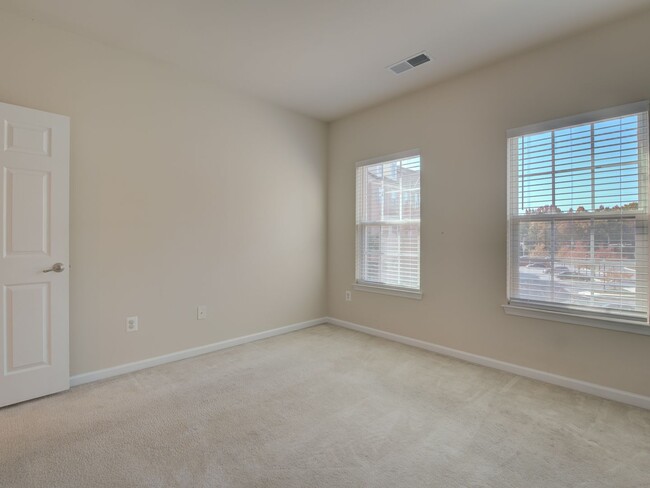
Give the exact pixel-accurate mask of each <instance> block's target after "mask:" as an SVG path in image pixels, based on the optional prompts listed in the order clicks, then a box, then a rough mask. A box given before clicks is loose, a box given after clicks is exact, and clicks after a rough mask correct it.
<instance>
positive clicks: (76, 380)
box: [70, 318, 327, 386]
mask: <svg viewBox="0 0 650 488" xmlns="http://www.w3.org/2000/svg"><path fill="white" fill-rule="evenodd" d="M324 323H327V318H319V319H313V320H308V321H306V322H300V323H298V324H292V325H286V326H284V327H278V328H277V329H271V330H265V331H264V332H258V333H256V334H251V335H247V336H243V337H236V338H234V339H228V340H225V341H221V342H215V343H214V344H207V345H205V346H199V347H194V348H192V349H185V350H183V351H177V352H172V353H171V354H165V355H163V356H157V357H154V358H149V359H143V360H142V361H135V362H133V363H127V364H121V365H119V366H113V367H112V368H106V369H100V370H97V371H91V372H89V373H82V374H78V375H75V376H71V377H70V386H78V385H83V384H84V383H91V382H93V381H97V380H103V379H106V378H112V377H113V376H119V375H122V374H126V373H132V372H133V371H138V370H141V369H146V368H151V367H153V366H158V365H160V364H165V363H171V362H173V361H179V360H181V359H187V358H192V357H195V356H200V355H201V354H207V353H209V352H214V351H219V350H221V349H226V348H229V347H233V346H239V345H241V344H246V343H248V342H254V341H259V340H261V339H267V338H269V337H273V336H277V335H281V334H286V333H288V332H294V331H296V330H300V329H306V328H307V327H312V326H314V325H319V324H324Z"/></svg>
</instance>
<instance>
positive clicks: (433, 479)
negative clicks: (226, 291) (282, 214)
mask: <svg viewBox="0 0 650 488" xmlns="http://www.w3.org/2000/svg"><path fill="white" fill-rule="evenodd" d="M0 486H2V487H12V488H13V487H39V488H40V487H43V488H45V487H47V488H53V487H83V488H95V487H115V488H128V487H282V488H291V487H310V488H311V487H365V486H368V487H375V486H376V487H409V488H410V487H445V488H447V487H449V488H453V487H463V488H465V487H473V488H485V487H495V488H507V487H526V488H533V487H563V488H564V487H590V488H591V487H617V488H633V487H639V488H641V487H644V488H647V487H650V411H646V410H642V409H638V408H634V407H629V406H625V405H622V404H618V403H614V402H610V401H607V400H601V399H598V398H595V397H591V396H588V395H584V394H581V393H576V392H573V391H569V390H565V389H562V388H558V387H554V386H550V385H547V384H544V383H539V382H536V381H532V380H528V379H524V378H520V377H516V376H513V375H510V374H507V373H502V372H499V371H495V370H492V369H488V368H483V367H480V366H474V365H470V364H467V363H464V362H462V361H457V360H454V359H449V358H446V357H443V356H439V355H436V354H432V353H429V352H425V351H421V350H418V349H415V348H411V347H407V346H403V345H400V344H395V343H392V342H389V341H386V340H383V339H378V338H375V337H370V336H367V335H364V334H360V333H356V332H351V331H348V330H344V329H340V328H338V327H334V326H328V325H323V326H318V327H313V328H310V329H306V330H302V331H299V332H294V333H292V334H288V335H284V336H279V337H275V338H272V339H267V340H264V341H260V342H256V343H252V344H248V345H245V346H240V347H236V348H232V349H228V350H224V351H220V352H217V353H213V354H209V355H205V356H201V357H198V358H194V359H189V360H185V361H181V362H177V363H173V364H168V365H164V366H159V367H156V368H152V369H148V370H144V371H140V372H138V373H133V374H129V375H126V376H122V377H119V378H115V379H112V380H107V381H103V382H98V383H94V384H90V385H85V386H81V387H78V388H74V389H72V390H71V391H70V392H66V393H62V394H58V395H54V396H51V397H48V398H44V399H41V400H35V401H31V402H28V403H24V404H21V405H17V406H13V407H8V408H5V409H2V410H0Z"/></svg>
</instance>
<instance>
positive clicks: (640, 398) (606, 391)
mask: <svg viewBox="0 0 650 488" xmlns="http://www.w3.org/2000/svg"><path fill="white" fill-rule="evenodd" d="M327 321H328V322H329V323H330V324H332V325H338V326H339V327H345V328H346V329H351V330H356V331H357V332H363V333H365V334H370V335H373V336H377V337H381V338H383V339H388V340H389V341H395V342H399V343H401V344H406V345H408V346H413V347H418V348H420V349H425V350H427V351H431V352H435V353H438V354H442V355H444V356H451V357H454V358H456V359H462V360H463V361H467V362H469V363H474V364H479V365H481V366H486V367H488V368H494V369H499V370H501V371H506V372H508V373H512V374H516V375H519V376H525V377H526V378H532V379H534V380H538V381H543V382H545V383H551V384H553V385H557V386H562V387H564V388H569V389H571V390H577V391H580V392H582V393H588V394H590V395H594V396H597V397H601V398H606V399H608V400H614V401H616V402H621V403H626V404H628V405H634V406H636V407H641V408H646V409H650V397H648V396H644V395H638V394H636V393H631V392H628V391H623V390H616V389H614V388H609V387H607V386H601V385H596V384H594V383H588V382H586V381H581V380H576V379H573V378H567V377H565V376H560V375H556V374H553V373H547V372H546V371H540V370H538V369H532V368H527V367H525V366H519V365H517V364H512V363H506V362H504V361H499V360H497V359H492V358H488V357H485V356H479V355H477V354H472V353H469V352H464V351H459V350H458V349H452V348H450V347H445V346H439V345H437V344H433V343H431V342H426V341H421V340H419V339H412V338H410V337H406V336H402V335H398V334H393V333H392V332H385V331H383V330H379V329H374V328H372V327H366V326H365V325H359V324H355V323H353V322H346V321H345V320H339V319H335V318H332V317H329V318H328V319H327Z"/></svg>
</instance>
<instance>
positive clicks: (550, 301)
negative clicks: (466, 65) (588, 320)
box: [508, 102, 648, 324]
mask: <svg viewBox="0 0 650 488" xmlns="http://www.w3.org/2000/svg"><path fill="white" fill-rule="evenodd" d="M508 136H509V137H508V160H509V162H508V165H509V176H508V187H509V195H508V200H509V204H508V233H509V235H508V241H509V247H508V265H509V270H508V299H509V302H510V303H513V304H518V305H526V306H532V307H536V308H542V309H550V310H553V311H560V312H562V311H564V312H568V313H579V314H581V315H585V314H587V315H594V316H596V317H603V316H605V317H606V318H609V319H614V320H616V319H618V320H626V321H629V320H632V321H638V322H641V323H644V324H647V323H648V103H647V102H642V103H637V104H630V105H626V106H622V107H616V108H613V109H607V110H603V111H598V112H592V113H589V114H584V115H581V116H577V117H573V118H567V119H562V120H558V121H553V122H548V123H544V124H539V125H536V126H530V127H524V128H522V129H515V130H513V131H509V133H508Z"/></svg>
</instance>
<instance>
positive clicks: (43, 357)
mask: <svg viewBox="0 0 650 488" xmlns="http://www.w3.org/2000/svg"><path fill="white" fill-rule="evenodd" d="M0 123H1V124H2V125H1V127H0V130H2V141H1V144H2V146H1V147H0V219H1V220H2V226H1V228H0V232H1V234H2V235H1V236H0V239H1V242H0V246H1V249H0V251H1V255H0V407H1V406H5V405H9V404H12V403H17V402H21V401H24V400H29V399H31V398H35V397H39V396H43V395H47V394H50V393H54V392H57V391H61V390H65V389H68V388H69V345H68V342H69V340H68V314H69V312H68V308H69V306H68V299H69V298H68V297H69V272H68V265H69V262H68V253H69V250H68V194H69V139H70V136H69V119H68V118H67V117H64V116H61V115H55V114H50V113H46V112H41V111H38V110H32V109H27V108H23V107H17V106H14V105H8V104H4V103H0ZM55 263H63V270H62V271H60V272H55V271H51V272H44V271H45V270H47V269H50V268H52V266H53V265H54V264H55Z"/></svg>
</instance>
